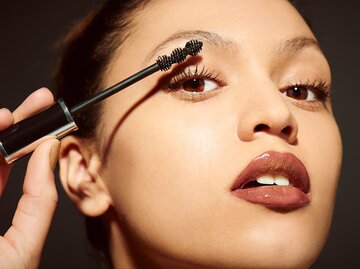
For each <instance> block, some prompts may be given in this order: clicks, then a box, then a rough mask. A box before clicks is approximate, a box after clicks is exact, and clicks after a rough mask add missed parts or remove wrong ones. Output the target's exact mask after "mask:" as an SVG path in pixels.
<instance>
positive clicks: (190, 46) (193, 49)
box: [156, 40, 203, 71]
mask: <svg viewBox="0 0 360 269" xmlns="http://www.w3.org/2000/svg"><path fill="white" fill-rule="evenodd" d="M202 46H203V43H202V42H201V41H198V40H190V41H189V42H187V43H186V44H185V47H184V48H176V49H174V50H173V51H172V53H171V55H170V56H166V55H163V56H159V57H158V59H157V61H156V63H157V64H158V65H159V67H160V70H162V71H166V70H169V69H170V67H171V66H172V65H173V64H175V63H177V64H179V63H181V62H183V61H185V59H186V58H187V56H189V55H191V56H195V55H197V54H198V53H199V52H200V51H201V49H202Z"/></svg>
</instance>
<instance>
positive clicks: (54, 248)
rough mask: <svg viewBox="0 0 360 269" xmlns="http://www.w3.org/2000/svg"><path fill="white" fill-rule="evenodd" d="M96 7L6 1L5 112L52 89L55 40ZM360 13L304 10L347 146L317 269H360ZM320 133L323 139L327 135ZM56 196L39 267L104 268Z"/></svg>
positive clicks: (4, 218)
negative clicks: (324, 60) (330, 78)
mask: <svg viewBox="0 0 360 269" xmlns="http://www.w3.org/2000/svg"><path fill="white" fill-rule="evenodd" d="M96 3H97V1H95V0H88V1H85V0H77V1H62V0H51V1H45V0H42V1H41V0H33V1H6V2H5V1H3V3H2V4H1V8H0V35H1V36H0V83H1V84H0V85H1V86H0V107H8V108H10V109H14V108H16V107H17V106H18V104H19V103H20V102H21V101H22V100H23V99H24V98H25V97H26V96H27V95H28V94H30V93H31V92H32V91H33V90H35V89H37V88H39V87H41V86H47V87H50V88H51V87H52V85H53V84H52V81H51V78H52V71H53V67H54V64H55V59H56V57H55V55H56V50H55V48H54V45H55V43H56V41H57V40H58V39H59V38H60V37H61V36H62V35H63V34H64V33H65V32H66V31H67V30H68V29H69V28H70V27H71V25H72V24H73V23H74V22H75V21H76V20H77V19H79V18H80V17H81V16H83V15H84V14H86V13H87V11H89V10H90V9H92V8H93V7H94V6H95V5H96ZM359 11H360V2H359V1H357V0H347V1H339V0H338V1H334V0H330V1H329V0H312V1H307V4H305V6H304V8H303V13H304V14H305V16H306V17H307V18H308V19H309V20H310V21H311V24H312V26H313V28H314V31H315V33H316V34H317V36H318V38H319V39H320V42H321V44H322V47H323V50H324V51H325V53H326V54H327V56H328V59H329V61H330V64H331V66H332V69H333V75H334V88H335V92H334V98H333V100H334V101H333V105H334V111H335V115H336V118H337V121H338V123H339V125H340V129H341V133H342V137H343V145H344V159H343V169H342V174H341V181H340V185H339V190H338V195H337V204H336V208H335V215H334V222H333V225H332V229H331V233H330V237H329V240H328V242H327V244H326V246H325V249H324V251H323V253H322V255H321V256H320V258H319V260H318V261H317V262H316V263H315V264H314V266H313V267H312V268H315V269H316V268H360V255H359V254H358V251H359V247H358V245H359V241H360V229H359V228H360V216H359V213H360V209H359V208H358V207H359V206H360V201H359V195H358V193H359V188H360V177H359V176H358V175H357V171H358V169H357V168H356V167H358V166H357V165H358V163H357V162H358V161H359V157H358V152H359V151H360V146H359V139H357V136H358V135H359V132H360V126H359V116H360V113H359V107H360V103H359V100H360V93H359V91H360V88H359V87H358V81H359V79H360V66H359V62H360V53H359V51H358V49H359V48H360V38H359V34H360V30H359V28H360V27H359V23H360V15H359V13H360V12H359ZM323 134H324V135H326V130H323ZM25 166H26V160H21V161H19V162H18V163H17V164H16V166H15V169H13V172H12V175H11V179H10V182H9V183H8V186H7V188H6V191H5V193H4V195H3V197H1V198H0V220H1V223H0V233H1V234H4V233H5V231H6V229H7V228H8V227H9V226H10V224H11V219H12V216H13V213H14V211H15V209H16V205H17V201H18V199H19V197H20V196H21V191H22V178H23V176H24V172H25ZM324 180H326V179H324ZM57 184H58V182H57ZM58 191H59V195H60V201H59V206H58V209H57V211H56V215H55V218H54V221H53V225H52V228H51V231H50V234H49V237H48V240H47V243H46V247H45V250H44V254H43V259H42V263H41V268H51V269H57V268H69V269H72V268H90V269H92V268H100V267H99V266H98V265H97V263H96V261H95V260H94V259H93V258H90V255H88V250H89V247H88V244H87V241H86V236H85V232H84V224H83V219H82V217H81V216H80V214H79V213H77V211H76V210H75V209H74V207H73V206H72V205H71V203H70V202H69V200H68V199H67V197H66V196H65V194H64V192H63V190H62V188H61V187H60V185H59V184H58ZM259 255H260V254H259ZM279 256H281V253H279ZM0 268H1V265H0Z"/></svg>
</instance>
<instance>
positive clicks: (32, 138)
mask: <svg viewBox="0 0 360 269" xmlns="http://www.w3.org/2000/svg"><path fill="white" fill-rule="evenodd" d="M77 129H78V128H77V126H76V124H75V121H74V119H73V117H72V115H71V114H70V111H69V109H68V108H67V107H66V105H65V103H64V101H63V100H62V99H59V100H58V102H57V103H56V104H55V105H53V106H51V107H50V108H48V109H46V110H44V111H42V112H40V113H38V114H36V115H34V116H32V117H30V118H27V119H25V120H23V121H20V122H18V123H16V124H14V125H12V126H11V127H10V128H8V129H6V130H5V131H3V132H1V133H0V153H1V155H2V156H3V157H4V159H5V161H6V162H7V163H13V162H14V161H16V160H17V159H19V158H21V157H23V156H25V155H27V154H28V153H30V152H31V151H33V150H34V148H36V146H37V145H39V144H40V143H41V142H43V141H44V140H46V139H48V138H56V139H61V138H63V137H64V136H65V135H67V134H69V133H71V132H73V131H76V130H77Z"/></svg>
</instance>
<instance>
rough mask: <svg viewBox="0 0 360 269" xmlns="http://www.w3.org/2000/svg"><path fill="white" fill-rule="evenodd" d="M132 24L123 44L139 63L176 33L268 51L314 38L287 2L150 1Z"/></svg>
mask: <svg viewBox="0 0 360 269" xmlns="http://www.w3.org/2000/svg"><path fill="white" fill-rule="evenodd" d="M134 21H135V24H134V25H136V26H135V29H134V31H133V33H132V35H131V37H130V38H129V39H128V40H127V41H128V42H125V43H128V48H129V49H130V48H134V47H135V48H137V52H138V53H139V55H137V56H140V57H143V59H144V58H148V57H149V55H150V56H152V55H151V51H155V48H157V47H159V46H161V43H162V42H163V41H164V40H166V39H168V38H169V37H170V36H172V35H174V34H176V33H178V32H186V31H204V32H212V33H215V34H218V35H219V36H222V37H224V38H225V39H227V40H233V41H234V42H235V43H238V44H239V45H241V46H245V47H246V45H249V46H254V45H256V46H259V47H261V46H266V47H267V48H270V47H271V49H272V50H273V49H274V48H275V47H276V46H280V45H281V44H280V43H283V42H284V40H289V39H293V38H296V37H299V36H302V37H308V38H313V37H314V36H313V34H312V32H311V30H310V29H309V27H308V26H307V24H306V23H305V21H304V20H303V18H302V17H301V16H300V15H299V13H298V12H297V11H296V10H295V8H294V7H293V6H292V5H291V4H290V3H289V2H288V1H287V0H221V1H219V0H181V1H175V0H153V1H151V2H150V4H149V5H147V6H146V7H145V9H143V10H141V11H140V12H139V13H137V14H136V15H135V17H134ZM179 43H181V42H176V43H175V44H174V46H178V45H179ZM172 48H173V47H172ZM172 48H169V50H168V51H166V50H165V51H164V53H167V52H169V51H171V49H172ZM275 49H276V48H275ZM128 52H129V51H127V53H128ZM142 52H144V54H142Z"/></svg>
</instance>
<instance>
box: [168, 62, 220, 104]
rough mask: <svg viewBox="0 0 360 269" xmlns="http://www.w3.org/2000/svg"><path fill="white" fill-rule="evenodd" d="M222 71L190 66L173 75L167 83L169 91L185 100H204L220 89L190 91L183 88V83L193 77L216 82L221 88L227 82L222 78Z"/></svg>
mask: <svg viewBox="0 0 360 269" xmlns="http://www.w3.org/2000/svg"><path fill="white" fill-rule="evenodd" d="M220 77H221V73H220V72H215V71H214V70H210V69H208V68H206V67H205V66H201V67H200V66H199V65H195V66H189V67H187V68H185V69H184V70H182V71H181V72H180V73H179V74H176V75H175V76H173V77H172V78H171V79H170V81H169V82H168V84H167V87H166V90H167V91H168V92H171V93H174V94H177V95H179V97H181V98H183V99H185V100H191V101H195V102H197V101H203V100H206V99H208V98H210V97H212V96H214V95H216V94H217V93H218V90H211V91H209V92H189V91H186V90H183V89H182V83H184V82H187V81H189V80H191V79H207V80H211V81H213V82H215V83H216V84H217V85H218V88H221V87H222V86H224V85H225V83H224V82H223V81H222V80H221V79H220Z"/></svg>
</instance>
